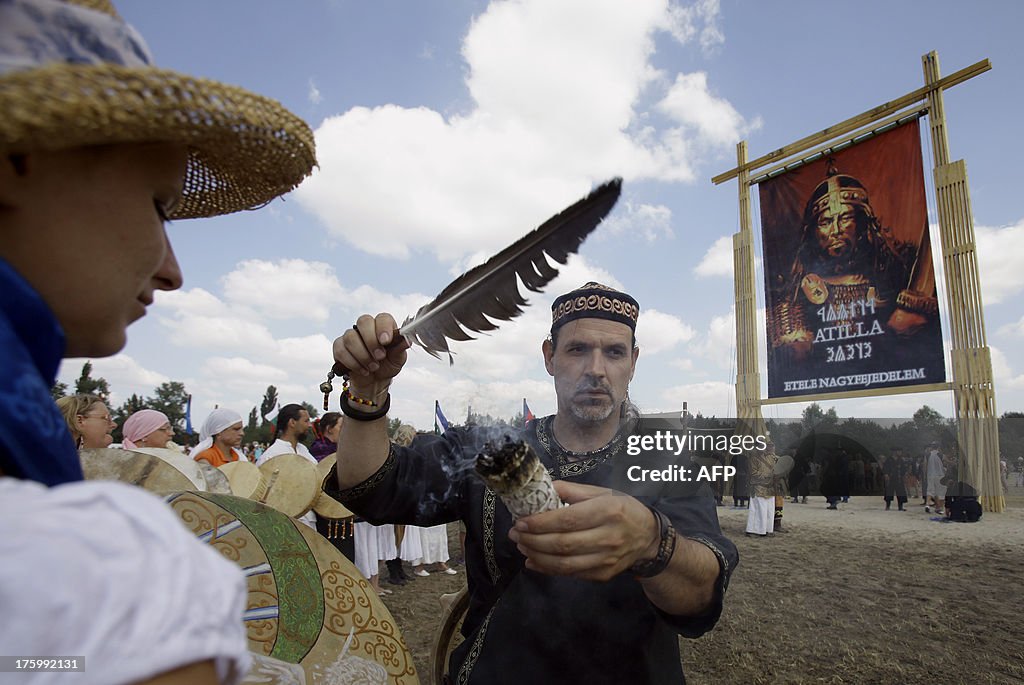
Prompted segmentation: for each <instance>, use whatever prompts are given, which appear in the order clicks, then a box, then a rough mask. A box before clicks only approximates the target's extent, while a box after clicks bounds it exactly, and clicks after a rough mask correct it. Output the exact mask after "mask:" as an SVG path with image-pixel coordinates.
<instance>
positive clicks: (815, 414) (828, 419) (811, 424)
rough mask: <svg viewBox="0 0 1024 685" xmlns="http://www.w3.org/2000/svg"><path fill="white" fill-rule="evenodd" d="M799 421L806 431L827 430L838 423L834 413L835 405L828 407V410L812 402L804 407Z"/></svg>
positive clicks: (837, 417)
mask: <svg viewBox="0 0 1024 685" xmlns="http://www.w3.org/2000/svg"><path fill="white" fill-rule="evenodd" d="M801 423H802V424H803V429H804V431H807V432H810V431H812V430H820V431H828V430H831V429H833V428H835V427H836V425H838V423H839V416H838V415H837V414H836V408H835V407H830V408H829V410H828V411H824V410H823V409H822V408H821V405H819V404H818V403H817V402H814V403H812V404H811V405H810V406H808V407H807V408H806V409H804V411H803V414H802V418H801Z"/></svg>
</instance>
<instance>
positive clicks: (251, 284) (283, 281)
mask: <svg viewBox="0 0 1024 685" xmlns="http://www.w3.org/2000/svg"><path fill="white" fill-rule="evenodd" d="M223 283H224V297H225V299H226V300H227V301H228V302H229V303H230V304H231V305H233V306H242V307H246V308H247V309H250V310H253V311H254V312H257V313H259V314H261V315H263V316H265V317H267V318H271V319H310V320H312V321H315V322H318V323H323V322H324V321H326V320H327V317H328V315H329V314H330V309H331V307H330V305H332V304H333V303H334V302H336V301H337V300H338V299H339V297H340V295H339V294H340V293H341V283H340V282H339V281H338V278H337V276H336V275H335V273H334V268H333V267H331V266H330V265H329V264H325V263H323V262H310V261H306V260H303V259H283V260H281V261H278V262H268V261H264V260H262V259H251V260H248V261H244V262H241V263H239V264H238V265H237V266H236V267H235V269H234V270H233V271H231V272H230V273H228V274H227V275H226V276H224V279H223Z"/></svg>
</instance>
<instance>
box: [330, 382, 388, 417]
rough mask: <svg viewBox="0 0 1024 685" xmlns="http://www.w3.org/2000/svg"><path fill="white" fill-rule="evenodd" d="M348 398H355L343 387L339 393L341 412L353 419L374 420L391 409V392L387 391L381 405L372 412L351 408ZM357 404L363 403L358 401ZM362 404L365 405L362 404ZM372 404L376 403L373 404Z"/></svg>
mask: <svg viewBox="0 0 1024 685" xmlns="http://www.w3.org/2000/svg"><path fill="white" fill-rule="evenodd" d="M349 400H352V401H355V398H354V397H352V395H351V394H350V393H349V391H348V388H345V390H343V391H342V393H341V413H342V414H344V415H345V416H347V417H348V418H350V419H355V420H356V421H376V420H377V419H379V418H381V417H383V416H384V415H386V414H387V413H388V410H389V409H391V393H388V395H387V398H385V400H384V404H382V405H381V407H380V409H377V410H376V411H372V412H367V411H358V410H356V409H353V408H352V405H351V404H349ZM358 404H363V403H362V402H360V403H358ZM364 406H367V405H365V404H364ZM373 406H377V405H376V404H374V405H373Z"/></svg>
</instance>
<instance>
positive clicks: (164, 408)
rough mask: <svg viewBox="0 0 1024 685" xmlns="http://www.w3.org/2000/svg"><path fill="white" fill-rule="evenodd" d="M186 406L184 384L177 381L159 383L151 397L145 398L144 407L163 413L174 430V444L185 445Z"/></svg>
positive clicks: (186, 396) (186, 395) (186, 399)
mask: <svg viewBox="0 0 1024 685" xmlns="http://www.w3.org/2000/svg"><path fill="white" fill-rule="evenodd" d="M187 404H188V392H186V391H185V384H184V383H179V382H178V381H169V382H167V383H161V384H160V385H159V386H157V388H156V389H155V390H154V391H153V396H152V397H148V398H146V407H147V408H149V409H155V410H157V411H159V412H163V413H164V415H165V416H166V417H167V420H168V421H170V422H171V428H173V429H174V442H176V443H178V444H185V443H186V442H187V440H188V436H187V435H186V433H185V406H186V405H187Z"/></svg>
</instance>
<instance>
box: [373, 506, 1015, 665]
mask: <svg viewBox="0 0 1024 685" xmlns="http://www.w3.org/2000/svg"><path fill="white" fill-rule="evenodd" d="M920 501H921V500H920V498H917V499H912V500H911V503H910V504H909V505H908V511H907V512H899V511H895V504H894V505H893V507H894V510H893V511H885V510H884V503H883V502H882V500H881V498H875V497H863V498H853V499H851V501H850V503H849V504H845V505H840V510H839V511H827V510H826V509H825V502H824V500H823V498H821V497H812V498H810V500H809V503H808V504H791V503H787V504H786V507H785V514H784V521H785V529H786V531H785V532H784V533H779V534H776V535H775V536H774V537H771V538H766V539H763V538H749V537H746V536H745V535H744V526H745V523H746V511H744V510H733V509H731V508H730V507H719V509H718V512H719V518H720V520H721V523H722V529H723V530H724V531H725V532H726V534H727V535H728V536H729V537H731V538H732V540H733V541H734V542H735V543H736V545H737V547H739V551H740V565H739V567H738V568H737V570H736V572H735V573H734V574H733V576H732V582H731V584H730V586H729V591H728V593H727V596H726V602H725V611H724V613H723V615H722V619H721V621H720V622H719V623H718V626H717V627H716V628H715V630H714V631H712V632H711V633H709V634H707V635H705V636H704V637H702V638H700V639H697V640H681V641H680V643H681V644H680V647H681V651H682V655H683V656H682V660H683V667H684V670H685V672H686V675H687V682H688V683H690V684H691V685H711V684H712V683H715V684H717V683H755V684H760V683H871V684H874V683H908V684H913V683H921V684H922V685H935V684H944V683H1024V639H1022V638H1021V623H1020V621H1021V617H1022V616H1024V488H1016V487H1012V486H1011V487H1010V490H1009V494H1008V497H1007V504H1008V507H1007V510H1006V512H1004V513H1002V514H991V513H986V514H985V515H984V516H983V517H982V520H981V521H980V522H978V523H973V524H969V523H944V522H940V521H937V520H933V515H929V514H926V513H925V512H924V507H922V506H919V503H920ZM453 531H454V526H450V532H453ZM450 540H451V541H452V543H451V545H450V549H451V551H452V553H453V557H457V556H458V552H457V550H458V542H457V540H456V539H455V537H454V536H453V535H452V536H450ZM456 568H457V569H458V571H459V574H458V575H456V576H448V575H444V574H432V575H431V576H430V577H427V578H417V579H416V580H414V581H412V582H410V583H409V584H408V585H406V586H405V587H395V588H393V589H394V594H393V595H390V596H387V597H385V603H386V604H387V606H388V608H389V609H390V610H391V612H392V613H393V614H394V616H395V619H396V620H397V621H398V624H399V626H400V628H401V631H402V635H403V636H404V638H405V640H406V642H407V644H408V645H409V648H410V650H411V651H412V653H413V655H414V656H415V660H416V668H417V670H418V672H419V674H420V678H421V681H422V682H423V683H424V684H425V685H426V684H427V683H429V682H430V680H429V671H428V667H427V664H428V660H429V653H430V647H431V644H432V641H433V638H434V631H435V629H436V627H437V625H438V621H439V616H440V607H439V604H438V597H439V596H440V595H441V594H443V593H446V592H455V591H456V590H458V589H459V588H460V587H461V586H462V585H463V584H464V583H465V575H464V573H463V571H464V567H462V566H456ZM384 587H389V588H390V587H391V586H390V585H387V584H385V585H384Z"/></svg>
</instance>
